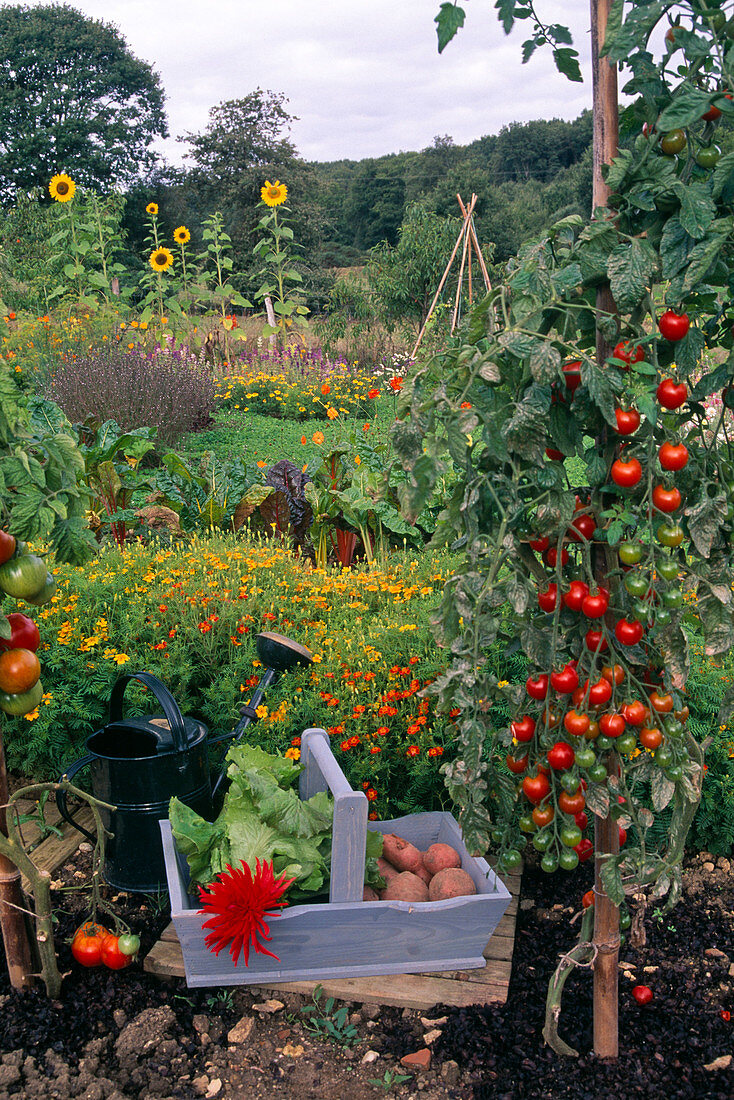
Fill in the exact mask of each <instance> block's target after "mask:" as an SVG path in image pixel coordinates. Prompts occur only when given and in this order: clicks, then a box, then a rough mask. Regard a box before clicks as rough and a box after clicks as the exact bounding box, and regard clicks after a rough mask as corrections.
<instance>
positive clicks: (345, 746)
mask: <svg viewBox="0 0 734 1100" xmlns="http://www.w3.org/2000/svg"><path fill="white" fill-rule="evenodd" d="M351 747H352V746H351V745H350V744H349V742H348V741H342V743H341V745H340V746H339V748H340V749H341V750H342V752H349V750H350V749H351Z"/></svg>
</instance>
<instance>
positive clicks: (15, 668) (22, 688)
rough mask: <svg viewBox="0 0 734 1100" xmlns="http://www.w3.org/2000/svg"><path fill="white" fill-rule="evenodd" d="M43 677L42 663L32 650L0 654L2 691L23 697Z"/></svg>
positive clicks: (8, 650)
mask: <svg viewBox="0 0 734 1100" xmlns="http://www.w3.org/2000/svg"><path fill="white" fill-rule="evenodd" d="M40 675H41V662H40V661H39V660H38V657H36V655H35V653H33V651H32V650H30V649H7V650H5V652H4V653H0V691H5V692H7V693H8V694H9V695H22V694H23V692H26V691H30V689H31V688H32V687H33V685H34V684H35V683H36V682H37V681H38V678H39V677H40Z"/></svg>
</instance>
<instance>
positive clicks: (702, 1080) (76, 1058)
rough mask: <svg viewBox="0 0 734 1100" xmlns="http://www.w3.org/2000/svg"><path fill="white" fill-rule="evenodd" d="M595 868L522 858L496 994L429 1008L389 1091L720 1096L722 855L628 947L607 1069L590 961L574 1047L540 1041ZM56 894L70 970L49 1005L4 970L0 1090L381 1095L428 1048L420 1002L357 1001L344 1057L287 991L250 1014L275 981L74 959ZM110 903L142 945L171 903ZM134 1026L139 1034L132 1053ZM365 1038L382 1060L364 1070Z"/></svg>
mask: <svg viewBox="0 0 734 1100" xmlns="http://www.w3.org/2000/svg"><path fill="white" fill-rule="evenodd" d="M80 866H81V867H83V861H82V862H80V861H79V859H77V860H76V861H75V864H73V865H72V864H70V865H69V866H67V868H66V869H65V871H64V872H63V875H64V878H65V881H67V882H68V883H69V884H73V883H74V882H78V881H79V876H78V872H79V867H80ZM590 875H591V869H590V868H589V867H588V866H585V867H582V868H579V869H578V871H577V872H574V873H573V874H571V875H566V876H563V875H556V876H552V877H548V876H544V875H543V874H542V873H541V872H539V871H537V870H536V869H535V868H533V867H528V868H527V869H526V871H525V875H524V878H523V898H522V900H523V903H524V907H521V911H520V914H519V917H518V932H517V945H516V951H515V959H514V968H513V977H512V984H511V987H510V995H509V999H508V1002H507V1004H506V1005H499V1006H489V1007H486V1008H473V1009H462V1010H454V1009H449V1010H440V1009H434V1010H432V1011H431V1012H430V1013H428V1014H424V1015H428V1016H430V1017H431V1018H436V1017H439V1016H441V1015H446V1016H447V1017H448V1019H447V1021H446V1023H445V1024H443V1025H439V1026H440V1027H441V1030H442V1034H441V1036H440V1038H438V1039H437V1040H436V1042H435V1043H434V1044H433V1046H432V1053H433V1059H432V1065H431V1068H430V1070H429V1071H428V1072H427V1073H423V1074H418V1075H417V1076H413V1077H411V1079H410V1080H409V1081H408V1082H407V1083H405V1084H402V1085H397V1086H393V1090H392V1091H393V1094H395V1095H400V1096H403V1097H414V1096H415V1097H417V1096H419V1095H421V1096H423V1097H426V1098H428V1100H439V1098H446V1100H469V1098H471V1097H475V1098H477V1100H482V1098H485V1097H486V1098H489V1097H492V1098H495V1097H496V1098H506V1100H510V1098H513V1100H515V1098H516V1100H520V1098H522V1100H531V1098H533V1097H543V1098H555V1097H558V1098H562V1097H573V1098H574V1100H585V1098H597V1097H599V1098H601V1097H605V1098H606V1097H610V1096H611V1097H615V1098H618V1100H627V1098H630V1097H635V1096H638V1095H639V1096H645V1097H646V1098H648V1097H649V1098H652V1100H657V1098H658V1097H665V1098H666V1100H667V1098H681V1100H683V1098H688V1097H696V1098H697V1100H702V1098H710V1100H719V1098H721V1100H731V1097H732V1096H734V1063H732V1062H730V1064H729V1066H728V1067H724V1068H719V1069H714V1068H709V1069H706V1068H705V1067H706V1066H707V1065H708V1066H711V1065H712V1064H713V1063H715V1062H716V1060H717V1059H721V1058H725V1057H726V1056H727V1055H729V1056H731V1055H732V1054H734V1022H732V1021H727V1020H725V1019H724V1018H723V1016H722V1012H723V1013H726V1012H731V1013H732V1017H733V1018H734V977H732V975H734V967H732V963H733V962H734V874H733V873H732V870H731V867H730V866H729V864H728V862H727V861H723V860H719V861H718V862H717V866H716V867H715V868H714V869H713V870H712V869H711V863H709V862H707V861H706V860H705V859H704V858H703V857H696V858H695V859H694V860H692V861H690V863H689V865H688V867H687V870H686V876H685V886H686V888H685V895H684V900H683V901H682V902H681V903H680V905H679V906H678V907H677V908H676V909H675V910H674V911H673V913H672V914H670V915H668V916H666V915H663V914H661V913H658V914H655V913H649V914H648V918H647V922H646V923H647V932H648V943H647V946H646V947H645V948H644V950H641V951H636V950H634V949H632V948H631V947H630V946H629V945H628V944H625V945H624V947H623V950H622V959H623V961H624V963H626V964H627V965H628V966H630V967H633V968H634V969H632V970H629V971H628V974H630V975H632V977H628V976H627V974H625V973H622V974H621V975H620V1057H619V1060H618V1061H616V1062H614V1063H607V1064H604V1063H602V1062H600V1061H599V1060H598V1059H597V1058H595V1056H594V1055H593V1053H591V1047H592V1032H591V996H592V980H591V976H590V974H589V973H588V971H583V972H582V971H578V972H576V974H574V976H572V977H571V978H570V979H569V981H568V983H567V985H566V992H565V995H564V1008H563V1015H562V1027H561V1033H562V1036H563V1037H564V1038H565V1039H566V1041H567V1042H569V1043H570V1044H571V1045H572V1046H575V1047H576V1048H577V1049H579V1050H580V1052H581V1053H580V1057H579V1058H577V1059H566V1058H561V1057H559V1056H558V1055H556V1054H555V1053H553V1052H552V1051H551V1050H550V1049H549V1048H548V1047H546V1046H545V1045H544V1044H543V1041H542V1037H541V1029H542V1026H543V1012H544V1002H545V994H546V986H547V982H548V977H549V975H550V973H551V971H552V969H553V968H554V966H555V964H556V961H557V958H558V956H559V954H561V953H562V952H564V951H566V950H568V948H569V947H570V946H572V944H573V942H574V928H575V927H577V925H574V926H573V927H571V926H570V925H569V918H570V916H572V915H573V913H574V912H575V911H576V909H577V908H578V902H579V898H580V897H581V894H582V893H583V892H584V890H585V889H587V888H588V886H589V885H590ZM56 898H57V901H58V906H59V910H58V926H57V927H58V936H57V943H58V949H59V957H60V964H61V967H62V969H63V970H65V971H68V975H67V976H66V978H65V981H64V988H63V992H62V996H61V999H60V1000H59V1001H58V1002H49V1001H48V1000H47V999H46V998H45V997H44V996H43V995H42V994H41V993H40V992H37V991H36V992H32V993H25V994H18V993H16V992H14V991H12V990H10V989H9V986H8V981H7V974H6V973H5V971H4V970H3V972H2V974H0V1100H5V1098H6V1097H28V1098H29V1100H30V1098H33V1097H39V1098H41V1097H42V1098H43V1100H53V1098H54V1097H58V1098H60V1100H66V1098H67V1097H71V1096H80V1097H82V1100H128V1098H130V1100H132V1098H133V1097H136V1098H137V1097H143V1098H146V1100H147V1098H152V1097H161V1098H164V1100H165V1098H174V1097H175V1098H177V1100H190V1098H193V1097H200V1096H204V1095H206V1094H207V1092H209V1093H210V1094H211V1095H218V1096H220V1097H224V1098H230V1097H231V1098H233V1100H234V1098H235V1097H240V1096H244V1095H248V1096H250V1095H252V1096H257V1097H263V1098H265V1097H267V1098H268V1100H270V1098H276V1097H281V1096H282V1097H288V1096H294V1095H298V1096H299V1097H303V1098H306V1097H319V1098H320V1100H352V1098H354V1100H359V1098H360V1097H368V1096H371V1095H378V1094H379V1093H378V1092H377V1091H376V1090H375V1088H374V1086H373V1085H371V1084H370V1083H369V1081H370V1079H371V1078H382V1077H383V1075H384V1073H385V1070H386V1069H389V1070H391V1071H394V1070H396V1069H398V1070H399V1069H400V1067H399V1064H398V1060H399V1059H400V1058H401V1057H402V1056H403V1055H405V1054H409V1053H411V1052H414V1051H416V1050H418V1049H420V1048H421V1047H422V1046H423V1045H424V1044H423V1035H424V1034H425V1031H426V1025H424V1024H422V1023H421V1021H420V1016H421V1015H422V1014H421V1013H417V1012H401V1010H399V1009H389V1008H388V1009H381V1010H380V1011H379V1013H378V1012H375V1011H374V1010H372V1011H371V1012H370V1011H369V1010H368V1009H365V1010H361V1011H360V1006H353V1008H354V1010H355V1012H359V1015H356V1014H355V1015H354V1016H353V1019H354V1022H355V1024H356V1026H357V1028H358V1032H359V1039H360V1043H359V1044H358V1045H357V1046H356V1048H355V1049H354V1050H353V1051H351V1052H350V1051H347V1052H346V1053H345V1052H344V1051H343V1050H342V1049H341V1048H340V1047H337V1046H331V1045H329V1044H328V1043H327V1042H326V1041H325V1040H321V1039H314V1038H313V1036H311V1035H309V1034H308V1033H307V1032H306V1031H304V1029H303V1026H302V1016H301V1015H300V1013H299V1007H300V1006H301V1005H302V1004H303V1003H304V1001H303V999H302V998H298V997H296V996H295V995H283V996H282V997H281V998H280V999H281V1000H283V1001H284V1002H285V1007H284V1008H283V1009H281V1010H279V1011H277V1012H276V1013H275V1014H274V1015H272V1016H267V1015H265V1016H263V1015H262V1014H258V1013H257V1011H253V1005H255V1004H257V1003H258V1002H262V1001H263V1000H264V999H265V997H267V996H272V994H264V995H263V994H254V993H252V991H248V990H247V989H243V988H242V987H240V988H238V989H236V990H233V991H232V996H231V997H229V998H227V997H225V998H224V999H223V1000H222V999H219V998H217V997H216V996H214V995H216V994H217V993H218V992H219V991H216V990H188V989H187V988H186V986H185V983H184V982H183V981H178V980H177V981H172V982H169V983H163V982H160V981H157V980H155V979H153V978H150V977H149V976H148V975H146V974H145V973H143V971H142V969H141V967H140V966H136V967H134V968H131V969H130V970H126V971H123V972H117V973H113V972H110V971H107V970H91V971H85V970H82V969H81V968H79V967H77V966H76V965H75V964H74V963H73V961H72V960H71V957H70V953H69V949H68V946H67V944H66V943H65V942H64V940H65V938H66V937H68V936H69V935H70V934H71V932H72V931H73V930H74V928H75V927H76V925H77V924H78V923H79V922H80V919H81V916H82V915H83V914H82V912H81V908H80V907H81V905H82V904H83V902H82V896H81V895H79V894H76V893H61V892H59V893H58V894H57V895H56ZM115 904H116V905H117V906H118V908H119V911H120V913H121V915H122V916H123V917H124V918H125V919H126V920H127V921H128V922H129V923H130V925H131V926H132V928H133V930H134V931H137V932H138V933H139V934H140V935H141V937H142V940H143V948H142V949H143V953H144V952H145V951H146V950H147V949H149V947H150V946H151V945H152V944H153V942H155V939H156V938H157V937H158V936H159V935H160V932H161V930H162V928H163V927H164V925H165V924H166V923H167V921H168V914H167V912H166V911H161V910H160V909H159V908H158V907H157V906H156V905H155V903H154V902H153V900H152V899H151V898H149V897H145V896H141V895H119V896H117V900H116V902H115ZM564 910H565V911H564ZM711 949H713V950H714V953H710V952H711ZM707 951H708V952H709V954H707V953H706V952H707ZM716 952H718V954H717V953H716ZM730 971H731V973H730ZM637 983H644V984H647V985H649V986H650V987H651V988H652V990H653V992H654V999H653V1001H652V1003H651V1004H650V1005H649V1006H648V1007H646V1008H640V1007H639V1006H638V1005H637V1004H636V1002H635V1001H634V1000H633V999H632V997H631V990H632V988H633V986H634V985H635V984H637ZM152 1009H154V1010H156V1011H155V1012H152V1013H151V1012H150V1010H152ZM243 1016H253V1017H255V1019H256V1024H255V1030H254V1031H253V1037H252V1040H251V1041H250V1042H249V1043H248V1044H246V1046H245V1047H244V1048H242V1047H235V1046H233V1045H232V1044H230V1043H228V1041H227V1032H228V1031H229V1029H230V1028H231V1027H232V1026H233V1025H234V1024H235V1023H237V1022H238V1021H239V1020H240V1019H241V1018H242V1017H243ZM136 1029H138V1030H137V1031H136ZM146 1036H148V1037H149V1041H150V1045H149V1047H148V1048H147V1049H144V1048H145V1041H147V1040H146ZM367 1050H372V1051H375V1052H377V1053H378V1054H379V1058H378V1059H377V1060H376V1061H375V1062H373V1063H372V1064H369V1065H363V1064H362V1058H363V1057H364V1053H365V1051H367ZM450 1063H457V1066H453V1065H451V1064H450ZM217 1082H219V1085H217ZM212 1090H214V1091H212ZM380 1091H382V1090H380Z"/></svg>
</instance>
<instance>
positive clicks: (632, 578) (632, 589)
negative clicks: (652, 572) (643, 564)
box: [624, 573, 650, 597]
mask: <svg viewBox="0 0 734 1100" xmlns="http://www.w3.org/2000/svg"><path fill="white" fill-rule="evenodd" d="M624 587H625V588H626V589H627V591H628V592H629V594H630V596H638V597H639V596H644V595H645V594H646V593H647V591H648V589H649V587H650V581H649V580H648V578H647V577H646V576H645V574H644V573H628V574H627V576H626V577H625V578H624Z"/></svg>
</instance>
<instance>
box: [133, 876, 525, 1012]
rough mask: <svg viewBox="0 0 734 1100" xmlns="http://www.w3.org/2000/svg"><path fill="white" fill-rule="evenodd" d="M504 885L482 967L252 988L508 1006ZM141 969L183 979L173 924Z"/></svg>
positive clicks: (514, 883)
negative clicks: (319, 990) (501, 907)
mask: <svg viewBox="0 0 734 1100" xmlns="http://www.w3.org/2000/svg"><path fill="white" fill-rule="evenodd" d="M502 881H503V882H504V884H505V886H506V887H507V889H508V890H509V891H510V893H511V894H512V900H511V902H510V905H509V906H508V909H507V911H506V912H505V914H504V916H503V917H502V919H501V921H500V922H499V924H498V925H497V928H496V929H495V931H494V933H493V935H492V938H491V939H490V941H489V943H488V944H487V947H486V949H485V952H484V957H485V959H486V965H485V966H484V967H483V968H481V969H477V970H454V971H447V972H442V973H440V974H386V975H383V976H377V977H371V978H370V977H360V978H330V979H328V980H325V981H323V982H321V983H317V982H311V981H309V982H279V983H273V984H268V985H267V986H249V987H248V988H249V989H250V990H252V991H253V992H257V993H264V992H268V993H275V994H278V993H303V994H306V995H307V996H310V995H311V994H312V993H313V991H314V989H315V988H316V985H317V984H320V985H321V986H322V987H323V990H324V993H325V995H326V996H328V997H336V998H337V999H338V1000H342V1001H355V1002H359V1003H362V1004H365V1003H370V1004H382V1005H395V1006H397V1007H399V1008H415V1009H420V1010H421V1011H426V1012H427V1011H430V1010H431V1009H432V1008H434V1007H435V1006H436V1005H440V1004H445V1005H452V1006H454V1007H458V1008H461V1007H465V1006H467V1005H474V1004H487V1003H489V1002H490V1001H499V1002H501V1003H503V1004H504V1002H505V1001H506V1000H507V992H508V988H509V984H510V973H511V971H512V954H513V950H514V946H515V921H516V918H517V904H518V902H517V899H518V895H519V893H520V876H519V875H511V876H507V877H503V880H502ZM143 969H144V970H146V971H147V972H148V973H149V974H153V975H155V976H156V977H159V978H183V977H185V971H184V960H183V952H182V951H181V945H180V944H179V942H178V937H177V936H176V929H175V928H174V926H173V923H171V924H169V925H168V926H167V927H166V928H165V929H164V931H163V933H162V935H161V938H160V940H158V942H157V943H156V944H155V945H154V947H153V948H152V949H151V950H150V952H149V953H148V954H147V956H146V957H145V960H144V962H143Z"/></svg>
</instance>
